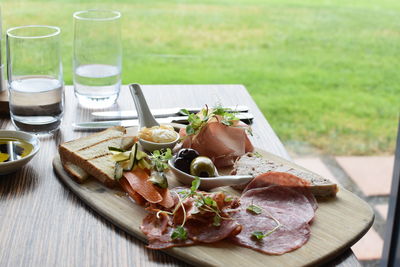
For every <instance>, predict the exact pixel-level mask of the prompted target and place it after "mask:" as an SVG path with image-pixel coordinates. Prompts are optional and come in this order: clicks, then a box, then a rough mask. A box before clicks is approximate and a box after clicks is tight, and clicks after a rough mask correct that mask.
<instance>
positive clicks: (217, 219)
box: [213, 215, 221, 226]
mask: <svg viewBox="0 0 400 267" xmlns="http://www.w3.org/2000/svg"><path fill="white" fill-rule="evenodd" d="M213 221H214V222H213V225H214V226H220V225H221V217H219V216H217V215H215V216H214V219H213Z"/></svg>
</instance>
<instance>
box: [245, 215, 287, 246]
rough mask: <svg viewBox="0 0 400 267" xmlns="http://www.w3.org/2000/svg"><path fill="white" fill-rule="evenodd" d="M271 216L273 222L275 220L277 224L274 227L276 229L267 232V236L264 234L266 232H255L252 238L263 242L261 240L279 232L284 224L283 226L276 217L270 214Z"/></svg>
mask: <svg viewBox="0 0 400 267" xmlns="http://www.w3.org/2000/svg"><path fill="white" fill-rule="evenodd" d="M269 216H270V217H271V218H272V220H274V221H275V223H276V226H275V227H274V229H272V230H270V231H268V232H266V233H265V234H264V232H262V231H254V232H252V233H251V236H252V237H254V238H256V239H257V240H261V239H263V238H264V237H267V236H269V235H271V234H272V233H273V232H275V231H276V230H278V228H279V227H281V226H282V224H281V223H280V222H279V221H278V220H277V219H276V218H275V217H274V216H272V215H271V214H269Z"/></svg>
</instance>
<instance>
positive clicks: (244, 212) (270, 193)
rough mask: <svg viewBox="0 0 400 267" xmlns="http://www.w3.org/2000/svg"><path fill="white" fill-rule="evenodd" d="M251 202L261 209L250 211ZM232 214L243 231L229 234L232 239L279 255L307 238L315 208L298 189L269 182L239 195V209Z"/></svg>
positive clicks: (240, 243)
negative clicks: (232, 234)
mask: <svg viewBox="0 0 400 267" xmlns="http://www.w3.org/2000/svg"><path fill="white" fill-rule="evenodd" d="M251 205H253V207H254V205H256V206H257V207H258V208H260V209H259V210H257V212H254V211H251V208H249V207H250V206H251ZM258 213H259V214H258ZM232 217H233V218H235V219H236V220H237V221H238V223H239V224H241V225H242V226H243V228H242V231H241V232H240V233H239V234H238V235H236V236H235V237H232V238H231V240H232V241H233V242H235V243H236V244H238V245H241V246H245V247H248V248H252V249H254V250H257V251H260V252H263V253H266V254H273V255H280V254H283V253H286V252H290V251H292V250H295V249H297V248H299V247H301V246H302V245H303V244H305V243H306V242H307V241H308V239H309V237H310V225H309V222H310V221H311V220H312V219H313V217H314V209H313V207H312V205H311V204H310V202H309V200H308V199H307V198H306V197H305V196H304V195H302V194H301V193H299V192H297V191H295V190H292V189H290V188H286V187H282V186H269V187H263V188H255V189H250V190H248V191H246V192H245V193H244V194H243V195H242V197H241V206H240V208H239V212H238V213H235V214H233V215H232ZM263 235H264V236H263ZM256 236H258V237H259V239H258V238H257V237H256Z"/></svg>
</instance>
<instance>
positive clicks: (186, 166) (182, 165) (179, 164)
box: [174, 157, 190, 173]
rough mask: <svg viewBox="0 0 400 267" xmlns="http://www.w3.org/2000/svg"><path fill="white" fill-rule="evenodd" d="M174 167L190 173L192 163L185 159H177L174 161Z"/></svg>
mask: <svg viewBox="0 0 400 267" xmlns="http://www.w3.org/2000/svg"><path fill="white" fill-rule="evenodd" d="M174 166H175V168H177V169H178V170H181V171H183V172H186V173H190V161H188V160H186V159H185V158H182V157H177V158H176V159H175V161H174Z"/></svg>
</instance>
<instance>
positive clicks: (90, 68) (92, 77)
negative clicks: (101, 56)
mask: <svg viewBox="0 0 400 267" xmlns="http://www.w3.org/2000/svg"><path fill="white" fill-rule="evenodd" d="M74 85H75V95H76V97H77V98H78V100H79V103H81V104H82V105H83V106H91V107H96V106H98V107H104V106H108V105H112V104H113V103H114V102H115V100H116V99H117V98H118V93H119V89H120V86H121V72H120V69H119V68H118V67H117V66H112V65H106V64H88V65H81V66H79V67H78V68H76V70H75V73H74ZM96 102H97V103H98V105H96Z"/></svg>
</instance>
